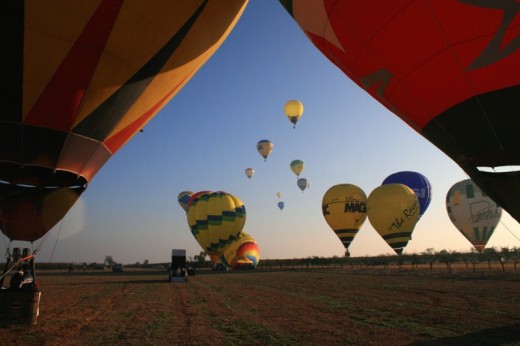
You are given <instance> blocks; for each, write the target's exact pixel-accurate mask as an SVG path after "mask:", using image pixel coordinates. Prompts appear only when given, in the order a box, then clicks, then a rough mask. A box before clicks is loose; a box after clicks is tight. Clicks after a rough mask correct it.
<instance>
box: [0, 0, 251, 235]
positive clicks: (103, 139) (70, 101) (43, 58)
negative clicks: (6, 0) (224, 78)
mask: <svg viewBox="0 0 520 346" xmlns="http://www.w3.org/2000/svg"><path fill="white" fill-rule="evenodd" d="M246 4H247V0H231V1H225V2H222V3H220V2H214V1H213V2H211V1H169V0H163V1H160V0H159V1H154V3H153V5H151V4H149V3H147V2H140V1H94V2H92V1H81V2H76V1H70V2H67V1H65V2H63V1H56V0H49V1H45V2H40V1H23V0H20V1H16V2H13V6H9V9H8V10H7V9H6V10H5V11H3V14H2V22H3V23H4V24H5V25H4V27H3V32H4V34H3V35H2V36H3V37H4V41H3V42H4V43H3V44H2V57H3V59H4V60H3V62H4V63H3V67H4V69H3V73H2V98H3V100H4V101H6V100H8V102H3V108H2V112H1V113H0V134H1V135H0V147H1V148H2V150H0V225H1V227H0V228H1V230H2V232H3V233H4V234H5V235H6V236H7V237H8V238H9V239H11V240H23V241H34V240H36V239H38V238H40V237H42V236H43V235H44V234H45V233H47V232H48V231H49V230H50V229H51V228H52V227H53V226H54V225H55V224H56V223H57V222H58V221H59V220H60V219H62V218H63V216H64V215H65V214H66V213H67V211H68V210H69V209H70V208H71V207H72V205H73V204H74V203H75V201H76V200H77V199H78V198H79V196H80V195H81V194H82V192H83V191H84V190H85V189H86V187H87V185H88V183H89V182H90V181H91V180H92V178H93V177H94V176H95V174H96V173H97V172H98V171H99V170H100V168H101V167H102V166H103V165H104V164H105V163H106V162H107V160H108V159H109V158H110V157H111V156H112V155H113V154H114V153H115V152H117V151H118V150H119V149H120V148H121V147H122V146H123V145H124V144H125V143H126V142H128V141H129V140H130V139H131V138H132V137H133V136H134V134H136V133H138V132H139V131H140V130H141V129H142V128H143V126H144V125H145V124H147V123H148V122H149V121H150V120H151V119H152V118H153V116H154V115H155V114H156V113H157V112H158V111H159V110H160V109H161V108H162V107H163V106H164V105H165V104H166V103H167V102H168V101H169V100H170V99H171V98H172V97H173V96H175V95H176V94H177V92H179V90H181V89H182V87H183V86H184V85H185V84H186V83H187V82H188V81H189V79H190V78H191V77H192V76H193V75H194V74H195V73H196V72H197V71H198V70H199V68H200V67H201V66H202V65H203V64H204V63H205V62H206V61H207V59H209V58H210V57H211V56H212V54H213V53H214V52H215V51H216V50H217V49H218V48H219V47H220V45H221V44H222V42H223V41H224V40H225V38H226V37H227V36H228V34H229V33H230V31H231V30H232V28H233V27H234V25H235V23H236V22H237V20H238V18H239V17H240V15H241V14H242V12H243V10H244V8H245V6H246Z"/></svg>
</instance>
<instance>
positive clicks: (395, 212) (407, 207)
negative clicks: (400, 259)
mask: <svg viewBox="0 0 520 346" xmlns="http://www.w3.org/2000/svg"><path fill="white" fill-rule="evenodd" d="M367 215H368V220H369V221H370V223H371V224H372V227H374V229H375V230H376V231H377V233H379V235H381V237H382V238H383V239H384V240H385V241H386V242H387V244H388V245H390V246H391V247H392V249H394V251H395V252H396V253H397V254H398V255H400V254H402V252H403V249H404V248H405V247H406V245H407V244H408V241H410V240H411V239H412V232H413V230H414V227H415V225H416V223H417V221H418V220H419V201H418V200H417V196H416V195H415V193H414V192H413V190H412V189H410V188H409V187H408V186H406V185H403V184H386V185H381V186H379V187H377V188H375V189H374V190H373V191H372V192H371V193H370V195H369V196H368V199H367Z"/></svg>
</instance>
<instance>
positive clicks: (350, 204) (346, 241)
mask: <svg viewBox="0 0 520 346" xmlns="http://www.w3.org/2000/svg"><path fill="white" fill-rule="evenodd" d="M321 209H322V212H323V217H324V218H325V221H327V224H328V225H329V226H330V228H332V230H333V231H334V233H336V235H337V236H338V238H339V239H340V240H341V242H342V243H343V246H344V247H345V251H346V254H347V255H348V254H349V252H348V247H349V246H350V244H351V243H352V240H354V237H355V236H356V234H357V233H358V231H359V229H360V228H361V226H362V225H363V223H364V222H365V220H366V218H367V196H366V195H365V192H364V191H363V190H362V189H361V188H360V187H358V186H356V185H354V184H338V185H334V186H332V187H331V188H329V189H328V190H327V192H325V195H323V200H322V202H321Z"/></svg>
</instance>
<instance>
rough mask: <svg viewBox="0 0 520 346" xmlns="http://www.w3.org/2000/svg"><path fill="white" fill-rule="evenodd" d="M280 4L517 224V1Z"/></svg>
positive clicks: (288, 0) (301, 0) (290, 0)
mask: <svg viewBox="0 0 520 346" xmlns="http://www.w3.org/2000/svg"><path fill="white" fill-rule="evenodd" d="M280 2H281V3H282V4H283V6H284V7H285V8H286V9H287V11H288V12H289V14H290V15H291V16H292V17H293V18H294V19H295V20H296V22H297V23H298V25H299V26H300V27H301V28H302V30H303V31H304V33H305V34H306V35H307V37H308V38H309V39H310V40H311V41H312V42H313V43H314V45H315V46H316V47H317V48H318V49H319V50H320V51H321V52H322V53H323V54H324V55H325V56H326V57H327V58H328V59H329V60H330V61H331V62H332V63H334V64H336V65H337V66H338V67H339V68H340V69H341V70H342V71H343V72H344V73H345V74H346V75H347V76H348V77H350V78H351V79H352V80H353V81H354V82H355V83H357V84H358V85H359V86H360V87H362V88H363V89H365V90H366V91H367V92H368V93H369V94H370V95H371V96H373V97H374V98H375V99H377V100H378V101H379V102H381V103H382V104H383V105H384V106H386V107H387V108H388V109H389V110H390V111H392V112H393V113H395V114H396V115H397V116H399V117H400V118H401V119H402V120H403V121H404V122H406V123H407V124H408V125H410V126H411V127H412V128H414V129H415V130H416V131H417V132H419V133H420V134H421V135H422V136H424V137H425V138H426V139H428V140H429V141H430V142H432V143H433V144H434V145H435V146H437V147H438V148H439V149H441V150H442V151H443V152H444V153H445V154H446V155H448V156H449V157H450V158H451V159H452V160H454V161H455V162H456V163H457V164H458V165H459V166H460V167H461V168H462V169H463V170H464V171H465V172H466V174H468V176H469V177H470V178H471V179H472V180H473V181H474V182H475V183H476V184H478V186H480V188H481V189H482V190H484V191H485V192H486V194H487V195H489V196H490V197H491V198H492V199H493V200H494V201H495V202H497V203H498V204H499V205H500V206H502V208H504V209H505V210H506V211H508V213H509V214H510V215H511V216H513V217H514V218H515V219H516V220H517V221H519V222H520V203H518V201H519V200H520V171H518V170H513V171H511V170H508V167H511V166H518V165H519V163H520V136H518V129H519V128H520V117H519V116H518V113H519V111H520V110H519V107H518V100H519V99H520V69H519V68H518V66H519V64H520V49H518V48H519V44H518V17H519V16H518V8H517V7H518V2H517V1H514V0H512V1H480V0H475V1H473V0H464V1H459V0H444V1H432V0H428V1H380V0H363V1H357V0H338V1H328V0H325V1H308V0H280ZM448 90H449V91H450V92H448Z"/></svg>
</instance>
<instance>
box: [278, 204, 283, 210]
mask: <svg viewBox="0 0 520 346" xmlns="http://www.w3.org/2000/svg"><path fill="white" fill-rule="evenodd" d="M284 207H285V203H284V202H278V208H280V210H283V208H284Z"/></svg>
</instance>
